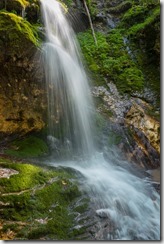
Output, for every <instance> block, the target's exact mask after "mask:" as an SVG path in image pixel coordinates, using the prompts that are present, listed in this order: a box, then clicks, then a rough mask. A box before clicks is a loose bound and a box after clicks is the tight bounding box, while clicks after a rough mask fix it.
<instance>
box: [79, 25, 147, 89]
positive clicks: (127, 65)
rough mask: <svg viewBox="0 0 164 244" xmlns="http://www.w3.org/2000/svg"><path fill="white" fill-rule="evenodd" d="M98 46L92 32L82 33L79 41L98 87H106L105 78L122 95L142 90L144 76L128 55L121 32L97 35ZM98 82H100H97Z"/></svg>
mask: <svg viewBox="0 0 164 244" xmlns="http://www.w3.org/2000/svg"><path fill="white" fill-rule="evenodd" d="M96 37H97V42H98V45H97V47H95V45H94V41H93V38H92V35H91V33H90V32H85V33H80V34H79V35H78V39H79V41H80V45H81V48H82V51H83V54H84V57H85V59H86V61H87V64H88V66H89V68H90V69H91V71H92V73H93V75H94V76H93V77H94V79H95V80H96V82H95V83H96V85H104V83H105V82H104V79H103V78H102V77H105V78H107V79H109V78H110V80H112V81H113V82H114V83H115V84H116V86H117V89H118V90H119V91H120V92H121V93H125V92H126V93H131V92H133V91H136V90H141V89H142V88H143V84H144V76H143V74H142V72H141V71H140V69H138V68H137V64H136V63H135V61H134V60H132V58H131V57H130V55H129V54H128V51H127V50H126V46H125V44H124V41H123V36H122V34H121V30H117V29H116V30H112V31H110V33H109V34H108V35H107V36H105V35H104V34H102V33H96ZM97 80H98V82H97Z"/></svg>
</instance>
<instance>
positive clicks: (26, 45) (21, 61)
mask: <svg viewBox="0 0 164 244" xmlns="http://www.w3.org/2000/svg"><path fill="white" fill-rule="evenodd" d="M0 35H1V40H0V66H1V72H0V111H1V112H0V133H1V138H7V136H12V135H13V134H18V133H20V134H21V133H22V134H25V133H27V132H30V131H38V130H41V129H42V128H43V127H44V126H45V121H44V120H43V117H44V115H45V114H44V111H45V110H44V109H45V99H44V98H45V96H44V93H45V92H44V90H43V88H44V87H43V86H42V84H41V81H42V79H43V71H42V70H41V67H40V60H39V56H40V54H39V43H40V42H39V38H38V35H37V30H36V28H35V27H34V26H32V25H31V24H30V23H29V22H28V21H26V20H24V19H23V18H22V17H20V16H18V15H16V14H14V13H9V12H6V11H1V12H0Z"/></svg>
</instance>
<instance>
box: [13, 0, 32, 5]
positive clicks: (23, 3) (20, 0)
mask: <svg viewBox="0 0 164 244" xmlns="http://www.w3.org/2000/svg"><path fill="white" fill-rule="evenodd" d="M14 1H15V2H18V3H19V4H20V5H21V6H22V7H27V6H28V4H29V2H28V1H26V0H14Z"/></svg>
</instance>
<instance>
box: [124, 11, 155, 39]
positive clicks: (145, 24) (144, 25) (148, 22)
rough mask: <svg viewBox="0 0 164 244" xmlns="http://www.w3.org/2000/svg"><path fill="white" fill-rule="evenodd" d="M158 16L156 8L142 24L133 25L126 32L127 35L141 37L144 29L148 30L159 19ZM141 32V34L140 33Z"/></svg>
mask: <svg viewBox="0 0 164 244" xmlns="http://www.w3.org/2000/svg"><path fill="white" fill-rule="evenodd" d="M159 16H160V7H159V6H158V7H156V8H155V9H154V10H153V11H152V12H151V13H150V15H149V16H148V17H147V18H146V19H145V20H144V22H142V23H137V24H135V25H133V26H132V27H131V28H130V29H129V30H128V32H127V33H128V35H130V36H134V38H136V34H138V33H139V34H140V35H142V33H143V31H144V29H146V28H148V27H149V26H150V25H152V24H153V23H154V22H155V21H156V20H157V19H159ZM141 32H142V33H141Z"/></svg>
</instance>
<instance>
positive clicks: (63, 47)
mask: <svg viewBox="0 0 164 244" xmlns="http://www.w3.org/2000/svg"><path fill="white" fill-rule="evenodd" d="M41 3H42V6H43V7H42V9H43V15H44V20H45V28H46V38H47V41H46V43H45V45H44V47H43V50H44V54H45V70H46V72H45V74H46V83H47V84H46V85H47V94H48V114H49V116H48V122H49V134H50V136H53V137H54V136H57V137H58V138H60V139H62V137H63V134H64V137H65V138H67V140H69V142H71V143H72V144H73V145H72V147H73V148H76V150H78V149H80V148H81V149H82V150H81V152H82V153H85V154H88V153H89V154H90V152H91V151H92V148H93V145H92V139H91V138H92V135H91V134H92V133H91V131H92V130H91V128H92V127H91V124H90V123H91V119H90V110H91V109H92V101H91V97H90V95H89V87H88V82H87V76H86V74H85V72H84V68H83V65H82V63H81V61H80V57H79V52H78V44H77V43H76V39H75V37H74V32H73V30H72V29H71V28H69V26H68V23H67V20H66V18H65V17H64V15H63V9H62V7H61V4H60V3H59V2H57V1H54V0H46V1H42V0H41Z"/></svg>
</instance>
